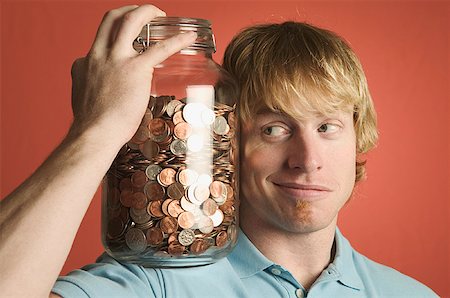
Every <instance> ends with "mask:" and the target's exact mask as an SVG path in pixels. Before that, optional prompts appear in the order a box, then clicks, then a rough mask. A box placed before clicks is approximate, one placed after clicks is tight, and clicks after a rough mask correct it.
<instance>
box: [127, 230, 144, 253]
mask: <svg viewBox="0 0 450 298" xmlns="http://www.w3.org/2000/svg"><path fill="white" fill-rule="evenodd" d="M125 242H126V244H127V246H128V247H129V248H130V249H131V250H132V251H134V252H137V253H140V252H143V251H144V250H145V248H146V247H147V241H146V239H145V234H144V232H142V231H141V230H139V229H136V228H131V229H129V230H128V231H127V233H126V234H125Z"/></svg>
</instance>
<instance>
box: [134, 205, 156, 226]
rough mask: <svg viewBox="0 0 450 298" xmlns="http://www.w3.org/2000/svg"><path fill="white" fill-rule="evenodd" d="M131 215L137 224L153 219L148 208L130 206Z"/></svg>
mask: <svg viewBox="0 0 450 298" xmlns="http://www.w3.org/2000/svg"><path fill="white" fill-rule="evenodd" d="M130 217H131V219H132V220H133V221H134V222H135V223H137V224H145V223H147V222H148V221H149V220H151V219H152V217H151V216H150V214H148V213H147V210H146V209H135V208H130Z"/></svg>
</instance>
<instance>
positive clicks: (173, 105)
mask: <svg viewBox="0 0 450 298" xmlns="http://www.w3.org/2000/svg"><path fill="white" fill-rule="evenodd" d="M181 104H183V103H182V102H181V101H179V100H176V99H174V100H171V101H170V102H169V103H168V104H167V107H166V113H167V115H168V116H169V117H172V116H173V114H174V113H175V108H176V107H177V106H178V105H181Z"/></svg>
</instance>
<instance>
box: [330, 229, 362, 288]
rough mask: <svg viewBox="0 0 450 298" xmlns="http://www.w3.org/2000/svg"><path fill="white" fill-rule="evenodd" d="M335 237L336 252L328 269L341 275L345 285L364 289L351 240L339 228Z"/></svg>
mask: <svg viewBox="0 0 450 298" xmlns="http://www.w3.org/2000/svg"><path fill="white" fill-rule="evenodd" d="M334 239H335V241H336V254H335V257H334V260H333V262H332V263H331V264H330V265H329V266H328V268H327V269H328V270H331V271H335V272H336V273H337V274H338V275H339V277H338V280H339V281H340V282H341V283H342V284H343V285H345V286H347V287H350V288H353V289H357V290H361V289H364V284H363V282H362V280H361V277H360V276H359V275H358V273H357V271H356V267H355V263H354V261H353V248H352V247H351V245H350V242H349V241H348V240H347V239H346V238H345V237H344V236H343V235H342V233H341V231H340V230H339V228H336V234H335V237H334Z"/></svg>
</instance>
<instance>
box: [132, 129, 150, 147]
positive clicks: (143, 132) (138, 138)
mask: <svg viewBox="0 0 450 298" xmlns="http://www.w3.org/2000/svg"><path fill="white" fill-rule="evenodd" d="M149 137H150V133H149V131H148V129H147V127H145V126H139V128H138V129H137V131H136V133H135V134H134V135H133V137H132V138H131V141H132V142H133V143H136V144H141V143H144V142H145V141H146V140H147V139H148V138H149Z"/></svg>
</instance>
